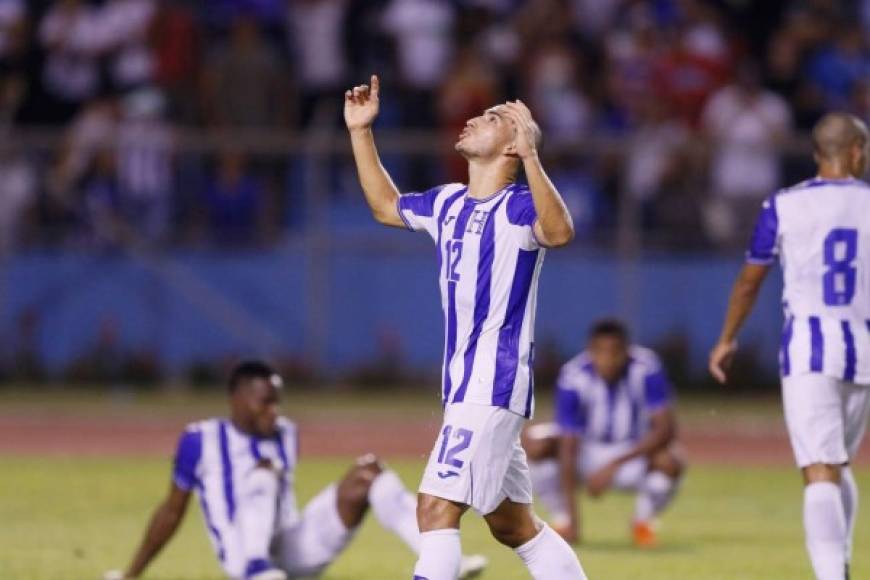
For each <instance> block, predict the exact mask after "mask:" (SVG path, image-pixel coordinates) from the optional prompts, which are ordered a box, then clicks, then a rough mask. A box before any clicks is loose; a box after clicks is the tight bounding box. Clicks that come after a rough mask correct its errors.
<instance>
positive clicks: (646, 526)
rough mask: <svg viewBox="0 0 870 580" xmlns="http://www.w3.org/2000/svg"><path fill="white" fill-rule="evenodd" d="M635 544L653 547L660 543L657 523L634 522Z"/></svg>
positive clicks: (642, 546)
mask: <svg viewBox="0 0 870 580" xmlns="http://www.w3.org/2000/svg"><path fill="white" fill-rule="evenodd" d="M631 535H632V538H633V539H634V545H635V546H637V547H638V548H652V547H653V546H655V545H657V544H658V538H657V537H656V530H655V525H654V524H653V523H652V522H634V524H632V526H631Z"/></svg>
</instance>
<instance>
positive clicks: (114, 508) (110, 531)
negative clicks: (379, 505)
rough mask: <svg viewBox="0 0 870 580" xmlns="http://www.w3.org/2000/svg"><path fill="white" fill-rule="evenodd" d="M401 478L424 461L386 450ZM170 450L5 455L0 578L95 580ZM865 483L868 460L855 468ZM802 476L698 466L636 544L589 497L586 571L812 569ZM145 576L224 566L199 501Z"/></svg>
mask: <svg viewBox="0 0 870 580" xmlns="http://www.w3.org/2000/svg"><path fill="white" fill-rule="evenodd" d="M346 465H347V462H346V461H340V460H312V459H307V460H305V461H304V462H303V463H302V464H301V466H300V471H299V479H298V481H299V488H298V493H299V498H300V501H301V502H304V501H305V500H306V499H307V498H309V497H311V496H312V495H313V494H314V493H316V492H317V491H318V490H319V489H320V488H322V487H323V486H325V485H326V484H327V483H328V482H330V481H332V480H334V479H335V478H337V477H339V476H340V474H341V473H342V472H343V471H344V470H345V468H346ZM393 467H394V468H396V469H397V470H398V471H399V473H400V474H401V476H402V477H403V479H404V480H405V482H406V483H407V484H408V485H409V487H413V486H415V485H416V483H417V480H418V476H419V472H420V470H421V468H422V465H421V464H420V463H418V462H394V463H393ZM168 470H169V461H168V459H167V460H160V459H62V458H35V457H34V458H29V457H28V458H21V457H0V473H2V474H3V475H2V477H0V522H2V523H0V578H3V579H14V580H24V579H31V578H32V579H40V580H47V579H63V580H78V579H83V580H86V579H93V578H98V577H99V575H100V574H101V572H102V571H103V570H106V569H109V568H115V567H122V566H124V565H125V564H126V562H127V560H128V558H129V556H130V554H131V551H132V550H133V548H134V546H135V545H136V544H137V542H138V540H139V537H140V535H141V533H142V530H143V526H144V525H145V523H146V521H147V519H148V517H149V514H150V511H151V509H152V508H153V506H154V505H155V503H156V502H157V501H158V500H159V499H160V497H161V496H162V494H163V493H164V491H165V490H166V488H167V485H168ZM859 485H860V486H861V487H862V488H863V489H864V490H868V489H870V471H867V470H864V471H862V472H860V473H859ZM800 501H801V488H800V484H799V481H798V477H797V475H796V473H795V472H794V470H791V469H786V468H782V469H780V468H769V469H733V468H724V467H708V466H704V467H695V468H693V469H692V470H691V471H690V473H689V475H688V478H687V480H686V482H685V486H684V488H683V491H682V494H681V495H680V496H679V497H678V499H677V501H676V503H675V504H674V507H673V509H672V510H671V511H670V512H669V513H668V514H666V516H665V518H664V520H663V524H664V525H663V528H662V532H661V539H662V544H661V547H660V548H658V549H656V550H653V551H646V552H641V551H637V550H635V549H633V548H632V547H631V546H630V544H629V543H628V534H627V526H628V518H629V516H630V513H631V507H632V503H631V500H630V498H627V497H619V496H612V497H608V498H605V499H604V500H602V501H598V502H592V503H588V505H587V508H586V525H585V542H584V544H583V545H582V546H581V547H580V548H579V551H580V555H581V558H582V561H583V564H584V566H585V568H586V571H587V573H588V574H589V577H590V578H593V579H607V580H619V579H629V578H631V579H634V578H644V579H648V580H665V579H668V580H673V579H683V578H686V579H688V578H693V579H694V578H701V579H709V580H715V579H741V580H742V579H764V580H770V579H779V578H782V579H795V578H809V577H810V570H809V565H808V563H807V558H806V556H805V555H804V550H803V537H802V531H801V516H800ZM464 526H465V527H464V530H463V547H464V549H465V551H466V552H480V553H483V554H486V555H487V556H489V558H490V560H491V561H492V567H491V569H490V570H489V572H488V573H487V574H486V575H485V578H491V579H494V580H496V579H497V580H509V579H513V578H526V577H527V575H526V574H525V572H524V570H523V568H522V566H521V565H520V562H519V560H518V558H517V557H516V556H515V555H514V554H512V553H511V552H510V551H509V550H508V549H506V548H503V547H501V546H499V545H497V544H496V543H495V541H493V540H492V539H491V538H489V536H488V534H487V532H486V530H485V527H484V526H483V524H482V521H481V520H480V519H479V518H476V517H474V516H472V515H470V516H469V517H468V518H467V519H466V521H465V524H464ZM868 545H870V518H867V517H865V518H864V519H863V521H859V524H858V529H857V534H856V546H857V548H856V550H855V552H856V555H857V561H856V562H855V564H854V567H853V571H854V574H853V577H854V578H867V577H870V552H868V550H867V549H866V548H865V549H863V550H862V549H861V547H862V546H863V547H866V546H868ZM413 561H414V558H413V557H412V555H411V554H410V553H408V552H407V551H406V550H405V549H404V546H403V545H402V544H401V543H400V542H399V540H397V539H396V538H394V537H393V536H391V535H389V534H388V533H386V532H384V531H382V530H381V529H380V528H379V527H378V526H377V524H376V523H375V522H374V521H369V522H367V523H366V524H365V526H364V527H363V528H362V529H361V530H360V532H359V534H358V536H357V537H356V538H355V541H354V542H353V543H352V544H351V545H350V547H349V548H348V550H347V551H346V552H345V553H344V554H343V555H342V556H341V557H340V558H339V560H338V561H337V562H336V563H335V564H334V565H333V566H332V567H331V568H330V569H329V571H328V573H327V574H326V578H327V579H331V580H339V579H355V580H356V579H359V580H385V579H392V578H399V579H407V578H409V577H410V572H411V569H412V566H413ZM147 577H148V578H164V579H168V578H175V579H201V578H220V570H219V568H218V567H217V565H216V563H215V559H214V557H213V555H212V553H211V550H210V548H209V546H208V542H207V539H206V535H205V531H204V526H203V523H202V517H201V515H200V513H199V510H198V506H197V505H196V504H195V503H193V504H191V510H190V512H189V513H188V516H187V518H186V521H185V523H184V525H183V527H182V529H181V531H180V533H179V535H178V536H177V537H176V538H175V540H174V541H173V542H172V544H171V545H170V546H169V547H168V549H167V550H166V551H165V552H164V553H163V554H162V555H161V556H160V557H159V559H158V560H157V562H156V564H155V565H154V566H153V567H152V568H151V569H150V570H149V574H148V576H147Z"/></svg>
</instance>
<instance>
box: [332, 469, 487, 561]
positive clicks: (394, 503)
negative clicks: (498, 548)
mask: <svg viewBox="0 0 870 580" xmlns="http://www.w3.org/2000/svg"><path fill="white" fill-rule="evenodd" d="M336 495H337V501H338V515H339V517H340V518H341V521H342V523H343V524H344V525H345V526H346V527H347V528H348V529H353V528H356V527H357V526H359V525H360V524H361V523H362V521H363V519H364V518H365V515H366V513H367V512H368V509H369V507H371V509H372V512H373V513H374V515H375V518H376V519H377V520H378V523H380V524H381V526H383V527H384V528H385V529H387V530H389V531H391V532H393V533H394V534H396V535H397V536H398V537H399V539H401V540H402V541H403V542H404V543H405V544H406V545H407V546H408V548H410V549H411V551H412V552H414V553H415V554H420V543H421V541H420V531H419V529H418V528H417V517H416V503H417V502H416V499H415V498H414V495H413V494H412V493H411V492H409V491H408V490H407V489H406V488H405V486H404V484H403V483H402V480H401V479H399V476H398V475H396V472H394V471H392V470H391V469H388V468H386V467H385V466H384V465H383V464H382V463H381V462H380V461H379V460H378V458H377V457H376V456H375V455H373V454H367V455H364V456H362V457H360V458H359V459H357V461H356V463H355V464H354V466H353V467H351V468H350V470H348V472H347V474H345V476H344V477H343V478H342V479H341V481H340V482H339V483H338V489H337V493H336ZM486 565H487V560H486V558H484V557H482V556H464V557H463V556H461V557H460V573H459V577H460V578H471V577H473V576H474V575H476V574H479V573H480V572H482V571H483V569H484V568H485V567H486Z"/></svg>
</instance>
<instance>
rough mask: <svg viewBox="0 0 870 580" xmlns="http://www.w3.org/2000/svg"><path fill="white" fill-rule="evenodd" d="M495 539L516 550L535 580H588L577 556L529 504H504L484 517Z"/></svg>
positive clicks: (504, 502) (510, 502)
mask: <svg viewBox="0 0 870 580" xmlns="http://www.w3.org/2000/svg"><path fill="white" fill-rule="evenodd" d="M484 519H485V520H486V523H487V524H488V525H489V530H490V532H491V533H492V535H493V537H494V538H495V539H496V540H498V541H499V542H501V543H502V544H504V545H505V546H508V547H509V548H512V549H513V550H514V551H515V552H516V553H517V555H518V556H519V557H520V558H521V559H522V561H523V563H524V564H525V565H526V568H528V570H529V573H530V574H531V575H532V578H534V579H535V580H577V579H585V578H586V574H585V573H584V572H583V568H582V567H581V566H580V561H579V560H578V559H577V554H575V553H574V550H573V549H572V548H571V546H570V545H568V542H566V541H565V540H564V539H562V537H561V536H559V534H557V533H556V532H555V531H553V529H552V528H550V526H548V525H547V524H545V523H544V522H543V521H541V520H540V519H539V518H538V517H537V516H536V515H535V514H534V512H533V511H532V506H531V505H529V504H523V503H515V502H512V501H511V500H509V499H506V500H504V501H503V502H502V503H501V505H499V506H498V508H497V509H496V510H495V511H494V512H492V513H490V514H487V515H486V516H484Z"/></svg>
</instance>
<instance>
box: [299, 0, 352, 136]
mask: <svg viewBox="0 0 870 580" xmlns="http://www.w3.org/2000/svg"><path fill="white" fill-rule="evenodd" d="M347 4H348V0H301V1H299V2H289V3H288V18H287V37H288V38H289V39H290V41H291V46H290V50H291V52H292V53H293V54H294V55H295V57H296V58H295V63H296V77H297V82H298V84H299V91H300V93H301V94H300V100H299V104H300V110H299V117H300V121H301V123H302V124H303V125H308V124H309V123H311V122H312V121H315V120H316V119H317V118H321V117H322V119H321V121H327V122H328V123H329V124H330V125H333V124H337V123H338V122H339V121H340V119H341V115H340V112H341V107H342V96H341V95H342V90H341V89H342V87H343V86H344V82H345V79H346V78H347V71H348V64H347V57H346V54H345V53H344V44H343V32H344V29H343V25H344V18H345V13H346V11H347ZM321 107H325V109H321Z"/></svg>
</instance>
